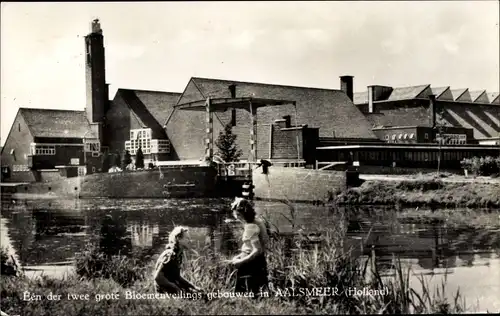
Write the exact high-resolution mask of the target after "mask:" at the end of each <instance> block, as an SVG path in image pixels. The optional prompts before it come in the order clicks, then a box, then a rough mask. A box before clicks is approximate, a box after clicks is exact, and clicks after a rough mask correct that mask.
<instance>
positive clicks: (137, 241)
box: [0, 199, 500, 312]
mask: <svg viewBox="0 0 500 316" xmlns="http://www.w3.org/2000/svg"><path fill="white" fill-rule="evenodd" d="M229 204H230V201H229V200H221V199H189V200H182V199H181V200H175V199H172V200H158V199H152V200H147V199H126V200H119V199H94V200H78V199H76V200H37V201H23V202H18V203H16V204H12V203H10V202H9V203H5V202H4V203H2V211H1V229H0V232H1V244H2V247H4V248H7V250H8V252H9V254H11V255H13V256H14V257H15V258H16V259H17V260H18V262H19V263H20V264H21V265H22V266H23V268H24V269H25V271H26V273H27V274H28V275H39V274H45V275H51V276H54V277H61V276H63V275H64V274H67V273H73V266H72V264H73V260H74V258H75V255H76V254H77V253H78V252H81V251H82V250H84V249H86V247H88V245H89V244H94V245H97V244H99V245H100V246H101V247H105V248H108V249H111V250H114V251H120V252H121V253H122V254H125V255H128V256H133V257H137V258H141V259H142V260H145V261H147V260H152V259H151V258H153V257H154V256H155V255H157V254H159V253H160V252H161V251H162V249H163V247H164V246H165V243H166V241H167V238H168V234H169V232H170V230H171V229H172V227H173V226H174V225H184V226H188V227H189V228H190V236H191V240H192V244H193V245H194V246H195V247H197V248H203V247H213V248H214V249H215V250H216V251H222V252H224V251H227V250H228V249H229V248H230V247H231V246H234V240H233V239H234V236H235V234H234V233H233V232H232V231H231V230H229V231H228V229H227V227H228V225H227V224H225V220H226V219H228V218H229V217H230V214H229V212H228V206H229ZM256 207H257V209H258V212H260V213H262V214H263V215H265V216H266V217H267V218H268V219H269V220H270V222H271V224H272V227H273V230H278V231H279V232H280V233H283V234H286V233H290V232H292V231H297V230H303V231H305V232H317V231H322V230H324V229H327V228H332V227H340V226H341V225H342V227H344V228H345V230H344V234H343V236H344V237H342V238H344V239H345V244H347V245H349V247H351V248H352V250H353V253H357V254H359V255H364V256H366V255H369V254H370V253H371V249H374V251H375V253H376V255H377V258H379V264H380V265H381V267H382V268H383V269H384V268H385V269H384V271H388V272H387V273H389V275H390V271H391V270H390V268H391V267H392V264H393V263H394V259H393V258H394V256H398V257H399V258H401V262H402V263H403V264H404V265H405V266H410V267H411V269H412V275H411V282H412V284H413V285H414V286H415V287H417V288H418V287H420V281H419V278H421V277H424V279H425V280H426V281H427V282H428V284H429V285H430V286H431V287H432V288H435V287H440V286H441V282H442V280H443V279H444V278H445V271H447V272H448V273H447V275H446V279H447V287H446V290H447V293H446V295H447V297H448V298H452V296H453V294H454V293H456V290H457V289H458V288H459V289H460V292H461V293H462V295H463V296H464V297H465V298H466V302H467V305H468V306H471V305H472V306H473V307H474V308H476V309H477V310H478V311H483V312H485V311H490V312H499V311H500V229H499V228H500V216H499V213H498V212H495V211H489V212H484V214H483V215H482V216H483V222H484V223H486V225H482V226H481V228H478V227H475V228H472V227H468V226H465V225H453V224H450V223H448V222H442V221H426V222H423V221H421V220H415V219H411V218H408V217H401V216H399V215H398V214H400V213H399V212H394V211H392V210H388V209H385V210H384V209H377V208H365V209H354V208H350V209H349V208H347V209H346V208H336V209H333V208H329V207H326V206H312V205H306V204H294V205H293V207H294V209H295V211H294V212H291V211H290V207H289V206H287V205H285V204H283V203H279V202H261V201H257V202H256ZM110 232H112V233H110ZM372 246H373V247H372Z"/></svg>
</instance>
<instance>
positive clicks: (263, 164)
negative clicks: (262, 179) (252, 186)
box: [257, 159, 273, 174]
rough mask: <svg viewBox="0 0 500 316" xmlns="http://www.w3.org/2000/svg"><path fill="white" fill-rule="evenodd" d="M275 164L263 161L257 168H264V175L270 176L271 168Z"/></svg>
mask: <svg viewBox="0 0 500 316" xmlns="http://www.w3.org/2000/svg"><path fill="white" fill-rule="evenodd" d="M272 165H273V164H272V163H271V162H270V161H268V160H264V159H261V160H260V163H259V164H258V165H257V168H259V167H262V174H268V173H269V167H270V166H272Z"/></svg>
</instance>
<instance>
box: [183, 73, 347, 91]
mask: <svg viewBox="0 0 500 316" xmlns="http://www.w3.org/2000/svg"><path fill="white" fill-rule="evenodd" d="M191 79H195V80H196V79H200V80H217V81H224V82H227V83H228V84H231V83H233V84H238V83H240V84H255V85H262V86H274V87H283V88H298V89H313V90H323V91H339V92H342V90H341V89H327V88H317V87H304V86H292V85H282V84H275V83H265V82H251V81H237V80H228V79H217V78H205V77H191Z"/></svg>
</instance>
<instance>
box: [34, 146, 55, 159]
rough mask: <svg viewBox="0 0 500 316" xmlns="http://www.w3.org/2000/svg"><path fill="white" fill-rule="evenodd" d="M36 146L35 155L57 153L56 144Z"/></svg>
mask: <svg viewBox="0 0 500 316" xmlns="http://www.w3.org/2000/svg"><path fill="white" fill-rule="evenodd" d="M34 147H35V155H43V156H53V155H55V154H56V146H54V145H35V146H34ZM32 148H33V145H32Z"/></svg>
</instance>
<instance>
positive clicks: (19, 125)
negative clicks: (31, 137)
mask: <svg viewBox="0 0 500 316" xmlns="http://www.w3.org/2000/svg"><path fill="white" fill-rule="evenodd" d="M17 131H19V132H20V131H21V123H17Z"/></svg>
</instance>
